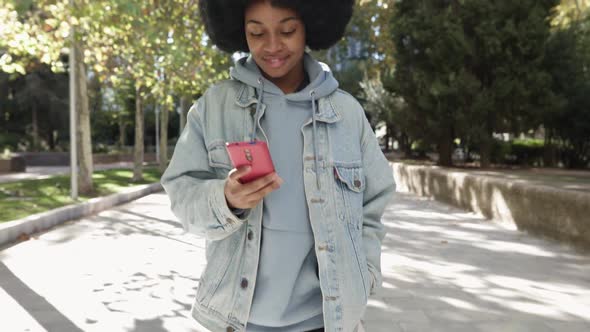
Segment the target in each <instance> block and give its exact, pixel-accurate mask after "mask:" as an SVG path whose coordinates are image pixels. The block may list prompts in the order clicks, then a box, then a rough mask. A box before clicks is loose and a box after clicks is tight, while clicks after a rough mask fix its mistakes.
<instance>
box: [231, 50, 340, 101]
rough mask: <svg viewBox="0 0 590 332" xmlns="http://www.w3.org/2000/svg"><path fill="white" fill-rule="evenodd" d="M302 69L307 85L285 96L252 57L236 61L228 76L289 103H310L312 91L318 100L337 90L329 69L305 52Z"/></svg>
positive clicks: (336, 84) (336, 82)
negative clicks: (307, 78) (260, 81)
mask: <svg viewBox="0 0 590 332" xmlns="http://www.w3.org/2000/svg"><path fill="white" fill-rule="evenodd" d="M303 68H304V70H305V71H306V72H307V75H308V77H309V84H308V85H307V86H306V87H305V88H304V89H302V90H300V91H298V92H294V93H289V94H285V93H284V92H283V91H282V90H281V89H279V87H277V86H276V85H275V84H274V83H272V82H271V81H269V80H267V79H266V78H265V77H264V76H262V73H261V71H260V68H259V67H258V65H257V64H256V62H255V61H254V58H253V57H252V55H248V56H245V57H242V58H240V59H238V60H237V61H236V62H235V66H234V67H232V68H231V70H230V76H231V77H232V78H234V79H236V80H238V81H240V82H243V83H245V84H247V85H249V86H251V87H253V88H255V89H257V90H259V89H260V87H261V86H262V87H263V92H265V93H269V94H273V95H279V96H284V97H285V98H286V99H287V100H289V101H311V95H310V92H311V91H312V90H313V91H314V92H315V99H318V98H323V97H325V96H327V95H329V94H331V93H332V92H334V91H335V90H336V89H338V81H337V80H336V79H335V78H334V76H333V75H332V72H331V71H330V68H329V67H328V66H327V65H326V64H324V63H321V62H318V61H317V60H315V59H314V58H313V57H312V56H311V55H310V54H309V53H307V52H305V53H304V54H303ZM259 80H262V84H260V83H259Z"/></svg>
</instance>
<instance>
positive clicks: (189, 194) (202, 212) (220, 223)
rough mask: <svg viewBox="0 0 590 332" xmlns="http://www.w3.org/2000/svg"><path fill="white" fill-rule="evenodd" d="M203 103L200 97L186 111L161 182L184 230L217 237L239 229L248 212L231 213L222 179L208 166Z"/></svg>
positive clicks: (217, 238)
mask: <svg viewBox="0 0 590 332" xmlns="http://www.w3.org/2000/svg"><path fill="white" fill-rule="evenodd" d="M203 103H204V101H203V98H201V99H199V100H198V101H197V103H196V104H195V105H193V107H191V109H190V110H189V112H188V114H187V124H186V127H185V128H184V129H183V131H182V134H181V135H180V138H179V139H178V142H177V143H176V147H175V149H174V154H173V155H172V160H171V161H170V164H169V165H168V168H167V169H166V171H165V172H164V174H163V175H162V179H161V183H162V186H163V187H164V190H165V191H166V193H167V194H168V196H169V198H170V203H171V209H172V212H173V213H174V215H176V217H177V218H178V219H179V220H180V221H181V222H182V226H183V228H184V229H185V231H187V232H189V233H193V234H197V235H201V236H205V238H206V239H209V240H221V239H223V238H225V237H227V236H229V235H230V234H232V233H233V232H235V231H236V230H237V229H239V228H240V227H241V226H242V224H243V222H244V221H245V220H246V218H247V217H248V214H249V213H242V214H240V215H239V217H238V216H236V215H235V214H234V213H232V211H231V210H230V208H229V207H228V205H227V201H226V199H225V193H224V187H225V179H219V178H218V177H217V175H216V173H215V170H214V169H213V168H211V166H210V165H209V161H208V160H209V159H208V152H207V148H206V143H205V139H204V134H203V128H202V123H201V120H200V117H201V116H200V115H201V114H202V112H203V111H204V110H203V108H204V105H203ZM247 212H249V210H248V211H247Z"/></svg>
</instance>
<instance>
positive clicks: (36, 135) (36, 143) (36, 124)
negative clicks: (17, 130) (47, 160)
mask: <svg viewBox="0 0 590 332" xmlns="http://www.w3.org/2000/svg"><path fill="white" fill-rule="evenodd" d="M32 107H33V109H32V113H33V118H32V119H31V121H32V122H33V123H32V125H33V133H32V135H33V146H32V148H33V149H32V150H33V151H39V121H38V117H37V116H38V110H37V109H38V107H37V102H36V101H35V100H33V103H32Z"/></svg>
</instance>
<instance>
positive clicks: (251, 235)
mask: <svg viewBox="0 0 590 332" xmlns="http://www.w3.org/2000/svg"><path fill="white" fill-rule="evenodd" d="M253 237H254V234H252V231H248V240H252V238H253Z"/></svg>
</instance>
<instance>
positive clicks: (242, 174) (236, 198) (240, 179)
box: [224, 141, 283, 209]
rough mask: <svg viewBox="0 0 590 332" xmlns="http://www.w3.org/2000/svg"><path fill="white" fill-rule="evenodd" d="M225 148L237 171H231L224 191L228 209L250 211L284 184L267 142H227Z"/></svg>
mask: <svg viewBox="0 0 590 332" xmlns="http://www.w3.org/2000/svg"><path fill="white" fill-rule="evenodd" d="M225 147H226V149H227V152H228V154H229V157H230V159H231V162H232V164H233V166H234V169H235V170H236V171H235V172H234V171H233V170H232V172H231V173H230V175H229V176H228V180H227V181H226V182H225V188H224V193H225V199H226V201H227V203H228V206H229V207H230V208H240V209H249V208H252V207H254V206H256V205H257V204H258V203H259V202H260V201H261V200H262V199H263V198H264V196H266V195H268V194H269V193H270V192H272V191H274V190H276V189H278V188H279V187H280V186H281V184H282V183H283V180H282V179H281V178H280V177H279V176H278V175H277V174H276V172H275V168H274V165H273V162H272V159H271V157H270V152H269V151H268V145H267V144H266V142H263V141H252V142H232V143H229V142H228V143H226V144H225Z"/></svg>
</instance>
